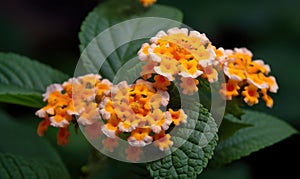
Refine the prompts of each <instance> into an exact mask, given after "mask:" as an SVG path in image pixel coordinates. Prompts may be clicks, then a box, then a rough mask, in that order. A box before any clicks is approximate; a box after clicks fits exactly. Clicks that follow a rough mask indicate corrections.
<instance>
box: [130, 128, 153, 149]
mask: <svg viewBox="0 0 300 179" xmlns="http://www.w3.org/2000/svg"><path fill="white" fill-rule="evenodd" d="M150 132H151V129H150V128H138V129H135V130H133V131H132V132H131V136H130V137H129V138H128V143H129V144H130V145H131V146H134V147H144V146H146V145H149V144H150V143H151V142H152V137H151V136H150V135H149V134H150Z"/></svg>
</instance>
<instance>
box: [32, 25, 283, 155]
mask: <svg viewBox="0 0 300 179" xmlns="http://www.w3.org/2000/svg"><path fill="white" fill-rule="evenodd" d="M138 57H139V59H140V60H141V61H143V62H145V65H144V66H143V67H142V72H141V75H142V77H143V79H138V80H137V81H136V82H135V83H134V84H127V82H126V81H123V82H120V83H119V84H116V85H113V84H112V83H111V82H109V81H108V80H106V79H101V76H100V75H92V74H90V75H85V76H81V77H78V78H71V79H70V80H69V81H67V82H64V83H63V84H62V85H61V84H52V85H50V86H49V87H48V88H47V90H46V93H45V94H44V95H43V97H44V101H47V105H46V106H45V107H43V108H41V109H40V110H38V111H37V112H36V115H37V116H39V117H40V118H44V120H43V121H41V122H40V124H39V126H38V134H39V135H40V136H43V135H44V132H45V131H46V130H47V129H48V126H49V125H51V126H54V127H58V128H59V132H58V135H57V139H58V144H59V145H66V144H67V142H68V136H69V132H68V126H69V125H70V123H76V124H77V123H78V124H79V125H82V126H85V127H86V129H88V130H89V131H88V135H90V136H96V137H97V136H99V135H101V134H102V133H103V134H104V136H106V138H105V139H104V140H103V141H102V144H103V146H104V147H105V148H106V149H107V151H110V152H113V151H114V148H116V147H117V146H118V145H119V144H118V140H117V137H119V136H121V135H122V134H129V137H127V138H126V139H125V140H127V141H128V144H129V147H128V148H127V149H126V151H125V153H126V154H127V159H128V160H135V161H136V160H138V159H139V157H140V155H141V153H142V151H141V150H139V147H144V146H147V145H149V144H150V143H152V142H153V143H154V145H155V146H157V147H158V148H159V149H160V150H161V151H165V150H168V149H170V147H171V146H172V145H173V142H172V140H171V136H170V134H169V133H168V132H167V131H168V129H169V128H170V126H171V125H173V126H178V125H180V124H181V123H185V122H186V120H187V115H186V114H185V112H184V111H183V110H182V109H179V110H177V111H173V110H172V109H171V108H170V107H169V106H168V104H169V100H170V96H169V93H168V91H167V90H168V87H169V86H170V85H171V83H172V82H175V81H177V80H178V81H180V85H179V86H180V87H181V88H182V93H183V94H186V95H192V94H194V93H196V92H197V91H198V87H197V86H198V83H199V81H198V80H199V78H204V79H206V80H207V81H208V82H210V83H215V82H218V76H219V75H220V74H222V73H224V74H225V77H226V83H224V84H221V89H220V93H221V94H222V95H223V97H224V98H226V99H227V100H232V99H233V97H243V99H244V101H245V102H246V103H247V104H248V105H254V104H257V103H258V102H259V99H258V98H259V97H260V96H262V99H263V100H264V101H265V102H266V105H267V106H268V107H272V106H273V100H272V98H271V97H270V96H269V95H268V94H267V93H268V92H272V93H276V92H277V90H278V85H277V83H276V80H275V78H274V77H273V76H269V72H270V67H269V66H268V65H266V64H264V62H263V61H262V60H252V53H251V52H250V51H249V50H247V49H245V48H239V49H238V48H236V49H234V50H224V49H223V48H218V49H217V48H216V47H214V46H213V45H212V44H211V42H210V41H209V39H208V38H207V37H206V36H205V34H201V33H199V32H197V31H189V30H188V29H186V28H181V29H179V28H172V29H169V30H168V31H167V32H164V31H160V32H158V33H157V35H156V36H155V37H152V38H151V39H150V43H145V44H143V45H142V47H141V49H140V50H139V51H138ZM150 81H152V82H150ZM99 121H101V122H99Z"/></svg>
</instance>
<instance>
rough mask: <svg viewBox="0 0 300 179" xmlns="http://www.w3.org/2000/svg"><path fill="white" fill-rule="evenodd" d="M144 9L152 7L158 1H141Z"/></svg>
mask: <svg viewBox="0 0 300 179" xmlns="http://www.w3.org/2000/svg"><path fill="white" fill-rule="evenodd" d="M140 2H141V3H142V4H143V6H144V7H149V6H152V5H153V4H154V3H155V2H156V0H140Z"/></svg>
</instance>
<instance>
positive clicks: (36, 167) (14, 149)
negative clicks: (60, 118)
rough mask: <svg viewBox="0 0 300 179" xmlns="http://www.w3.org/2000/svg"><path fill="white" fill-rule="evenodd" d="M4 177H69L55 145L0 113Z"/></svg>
mask: <svg viewBox="0 0 300 179" xmlns="http://www.w3.org/2000/svg"><path fill="white" fill-rule="evenodd" d="M0 119H1V126H2V128H1V131H0V139H1V141H2V142H1V143H0V178H69V174H68V172H67V170H66V168H65V166H64V164H63V162H62V160H61V159H60V157H59V156H58V154H57V153H56V151H55V150H54V148H52V146H51V145H50V144H49V143H47V142H46V141H45V140H44V139H42V138H40V137H38V136H37V135H36V133H35V131H33V130H32V129H30V128H28V127H26V126H23V125H22V124H19V123H17V122H15V121H14V119H12V118H11V117H10V116H8V115H7V114H5V113H4V112H2V111H0Z"/></svg>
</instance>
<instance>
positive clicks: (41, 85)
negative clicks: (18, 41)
mask: <svg viewBox="0 0 300 179" xmlns="http://www.w3.org/2000/svg"><path fill="white" fill-rule="evenodd" d="M66 78H67V76H66V75H65V74H63V73H61V72H59V71H57V70H54V69H52V68H51V67H49V66H46V65H44V64H41V63H39V62H37V61H33V60H30V59H29V58H27V57H23V56H20V55H16V54H11V53H0V101H2V102H8V103H14V104H20V105H25V106H30V107H41V106H42V105H43V103H42V93H43V92H44V91H45V90H46V87H47V86H48V85H50V84H51V83H55V82H62V81H63V80H65V79H66Z"/></svg>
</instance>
